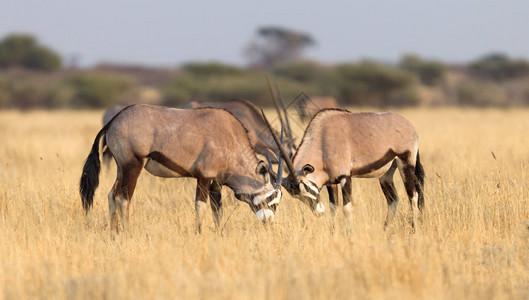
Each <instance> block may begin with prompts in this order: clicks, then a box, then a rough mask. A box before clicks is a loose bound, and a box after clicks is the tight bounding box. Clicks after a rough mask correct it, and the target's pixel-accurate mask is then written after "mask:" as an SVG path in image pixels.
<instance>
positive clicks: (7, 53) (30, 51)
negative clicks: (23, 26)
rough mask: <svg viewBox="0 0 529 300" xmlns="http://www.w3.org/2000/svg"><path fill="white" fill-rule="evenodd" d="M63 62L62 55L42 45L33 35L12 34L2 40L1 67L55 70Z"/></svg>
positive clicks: (0, 44) (0, 50) (0, 49)
mask: <svg viewBox="0 0 529 300" xmlns="http://www.w3.org/2000/svg"><path fill="white" fill-rule="evenodd" d="M61 64H62V61H61V57H60V56H59V55H58V54H57V53H56V52H55V51H53V50H51V49H50V48H48V47H46V46H43V45H40V44H39V43H38V41H37V39H36V38H34V37H33V36H31V35H27V34H12V35H9V36H7V37H5V38H4V39H3V40H1V41H0V68H3V69H7V68H13V67H22V68H27V69H33V70H42V71H53V70H57V69H59V68H60V67H61Z"/></svg>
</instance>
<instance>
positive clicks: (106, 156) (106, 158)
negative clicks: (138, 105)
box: [103, 104, 127, 167]
mask: <svg viewBox="0 0 529 300" xmlns="http://www.w3.org/2000/svg"><path fill="white" fill-rule="evenodd" d="M125 107H127V106H126V105H121V104H116V105H113V106H111V107H110V108H109V109H107V110H105V112H104V113H103V126H105V125H106V124H107V123H108V122H110V120H112V118H114V116H115V115H117V114H118V113H119V112H120V111H122V110H123V109H124V108H125ZM111 158H112V153H110V150H109V149H108V147H107V140H106V139H105V138H104V137H103V162H104V163H105V165H106V166H107V167H108V166H109V164H110V159H111Z"/></svg>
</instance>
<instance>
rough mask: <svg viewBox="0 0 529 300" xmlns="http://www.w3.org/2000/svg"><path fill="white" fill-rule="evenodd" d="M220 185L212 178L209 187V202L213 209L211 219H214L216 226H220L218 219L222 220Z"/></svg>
mask: <svg viewBox="0 0 529 300" xmlns="http://www.w3.org/2000/svg"><path fill="white" fill-rule="evenodd" d="M221 191H222V185H220V183H219V182H217V181H216V180H213V183H212V184H211V186H210V188H209V201H210V202H209V204H210V206H211V210H212V211H213V219H214V221H215V226H217V228H218V227H219V226H220V221H221V220H222V214H223V213H222V193H221Z"/></svg>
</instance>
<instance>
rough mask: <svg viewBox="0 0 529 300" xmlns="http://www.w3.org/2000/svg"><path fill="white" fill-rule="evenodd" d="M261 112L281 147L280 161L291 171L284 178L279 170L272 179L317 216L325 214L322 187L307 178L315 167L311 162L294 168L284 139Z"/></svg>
mask: <svg viewBox="0 0 529 300" xmlns="http://www.w3.org/2000/svg"><path fill="white" fill-rule="evenodd" d="M261 113H262V115H263V118H264V119H265V122H266V125H267V126H268V129H269V130H270V133H271V134H272V137H273V138H274V141H275V142H276V144H277V146H278V148H279V151H280V159H279V162H280V164H281V162H282V161H283V160H284V161H285V163H286V165H287V168H288V170H289V172H290V173H289V175H288V176H287V177H286V178H283V177H282V174H280V173H279V172H278V174H273V175H272V176H271V177H272V180H273V181H275V185H276V186H281V185H282V186H283V187H284V188H285V189H286V190H287V192H288V193H289V194H290V195H292V196H293V197H295V198H297V199H299V200H301V202H303V203H305V204H307V205H308V206H309V207H310V209H311V210H312V212H313V213H314V214H315V215H316V216H321V215H323V213H324V212H325V205H324V204H323V203H322V202H320V189H319V188H318V187H317V186H316V184H314V183H313V182H312V181H310V180H309V179H308V178H307V175H308V174H310V173H312V172H314V167H313V166H312V165H310V164H307V165H305V166H303V168H302V169H301V170H299V171H298V170H296V169H294V165H293V164H292V161H291V159H290V157H289V156H288V152H287V151H286V150H285V148H284V146H283V144H282V140H280V139H279V138H278V137H277V135H276V134H275V132H274V131H273V130H272V127H271V125H270V122H268V119H267V118H266V116H265V114H264V112H263V111H262V110H261ZM281 121H282V120H281ZM281 132H283V122H281ZM281 158H282V159H281ZM274 175H275V176H274ZM274 177H275V178H274Z"/></svg>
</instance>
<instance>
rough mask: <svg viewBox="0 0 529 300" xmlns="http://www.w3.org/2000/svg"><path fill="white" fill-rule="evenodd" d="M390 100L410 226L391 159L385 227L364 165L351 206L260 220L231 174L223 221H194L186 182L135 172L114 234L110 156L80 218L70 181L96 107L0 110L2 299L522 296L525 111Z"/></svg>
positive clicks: (292, 204)
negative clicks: (414, 164) (416, 139)
mask: <svg viewBox="0 0 529 300" xmlns="http://www.w3.org/2000/svg"><path fill="white" fill-rule="evenodd" d="M399 112H400V113H401V114H403V115H404V116H405V117H407V118H408V119H410V120H411V121H412V122H413V123H414V124H415V126H416V128H417V130H418V132H419V135H420V149H421V150H420V151H421V160H422V162H423V165H424V167H425V170H426V174H427V179H426V209H425V212H424V214H423V219H422V222H421V223H420V224H419V226H418V230H417V231H416V232H415V233H412V230H411V227H410V225H409V223H408V221H407V220H408V216H409V212H410V209H409V206H408V200H407V199H406V198H405V192H404V189H403V187H402V183H401V180H400V177H399V176H398V174H397V175H396V177H395V178H396V185H397V189H398V191H399V195H400V197H401V201H400V206H399V209H398V215H397V218H396V219H395V222H394V223H393V224H392V226H390V227H389V229H388V230H387V231H383V229H382V224H383V221H384V218H385V215H386V211H387V208H386V202H385V199H384V196H383V194H382V192H381V190H380V188H379V186H378V181H377V180H373V179H357V180H354V181H353V196H354V214H353V218H352V220H350V221H348V220H345V219H344V216H343V214H342V213H341V211H340V213H339V214H337V216H336V217H335V218H334V219H332V218H330V217H329V216H328V215H326V216H325V217H322V218H316V217H314V216H313V215H312V213H311V212H310V211H309V209H308V208H307V207H305V206H304V205H302V204H301V203H299V201H298V200H296V199H293V198H290V197H289V196H284V197H283V200H282V202H281V205H280V206H279V209H278V213H277V215H276V223H275V224H274V225H273V226H270V227H265V226H263V225H261V224H260V223H259V222H258V220H257V219H256V217H255V215H254V214H253V213H251V212H250V209H249V207H248V206H247V205H246V204H244V203H241V202H238V201H236V200H235V199H234V197H233V195H232V193H231V191H229V190H228V189H227V188H224V190H223V191H224V194H225V197H227V198H228V199H227V200H226V201H225V210H224V213H225V217H224V221H223V223H222V228H221V229H219V230H216V229H215V227H214V225H213V220H212V217H211V213H210V212H208V214H207V215H206V219H205V230H204V232H203V234H201V235H197V234H195V231H194V205H193V199H194V188H195V181H194V180H187V179H161V178H155V177H153V176H151V175H150V174H148V173H147V172H143V173H142V175H141V176H140V180H139V183H138V186H137V190H136V193H135V195H134V198H133V201H132V206H131V222H130V226H129V227H128V228H127V229H126V230H125V231H124V232H123V233H121V234H120V235H119V236H118V237H117V239H115V240H112V239H111V238H110V234H109V225H108V224H109V218H108V205H107V193H108V191H109V189H110V187H111V184H112V183H113V180H114V176H115V167H111V169H110V171H108V170H106V169H104V168H103V170H102V173H101V177H100V179H101V184H100V187H99V189H98V190H97V192H96V196H95V201H94V202H95V203H94V209H93V210H92V212H91V213H90V215H89V217H88V218H85V216H84V213H83V211H82V208H81V200H80V198H79V195H78V180H79V176H80V174H81V167H82V164H83V161H84V159H85V158H86V156H87V154H88V152H89V150H90V147H91V144H92V142H93V139H94V137H95V135H96V133H97V131H98V130H99V129H100V127H101V124H100V122H101V121H100V120H101V115H102V112H101V111H92V112H82V111H58V112H41V111H36V112H28V113H21V112H15V111H4V112H0V140H1V142H0V231H1V233H0V245H1V247H0V298H3V299H24V298H33V299H35V298H53V299H64V298H67V299H103V298H104V299H123V298H146V299H153V298H155V299H160V298H166V299H175V298H188V299H196V298H202V299H210V298H217V299H285V298H288V299H308V298H309V299H310V298H314V299H327V298H339V299H347V298H361V299H363V298H371V299H378V298H386V299H387V298H397V299H403V298H406V299H410V298H428V299H446V298H451V299H454V298H455V299H483V298H486V299H489V298H495V299H501V298H528V297H529V271H528V270H529V230H528V221H529V200H528V199H529V175H528V173H529V169H528V164H529V134H528V132H529V110H527V109H523V110H496V109H483V110H477V109H455V108H443V109H409V110H401V111H399ZM298 131H299V129H298ZM298 133H299V132H298ZM324 194H325V193H324ZM323 197H325V199H326V195H324V196H323Z"/></svg>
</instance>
